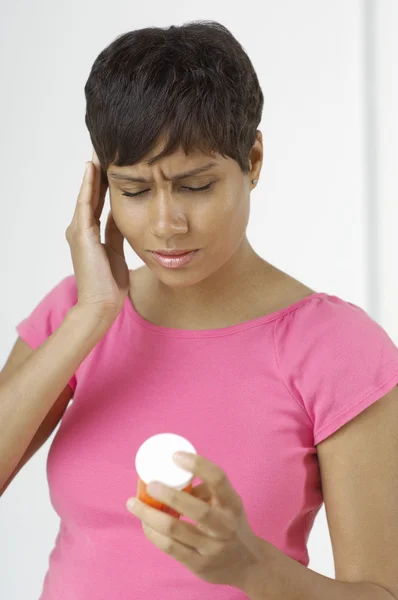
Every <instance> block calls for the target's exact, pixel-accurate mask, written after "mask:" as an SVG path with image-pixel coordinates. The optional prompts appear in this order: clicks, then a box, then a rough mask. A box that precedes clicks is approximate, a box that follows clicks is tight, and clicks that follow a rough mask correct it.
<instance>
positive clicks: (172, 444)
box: [135, 433, 197, 519]
mask: <svg viewBox="0 0 398 600" xmlns="http://www.w3.org/2000/svg"><path fill="white" fill-rule="evenodd" d="M178 451H181V452H191V453H192V454H197V452H196V450H195V448H194V446H193V445H192V444H191V443H190V442H189V441H188V440H187V439H185V438H184V437H182V436H181V435H177V434H175V433H157V434H156V435H153V436H151V437H150V438H148V439H146V440H145V442H143V443H142V444H141V446H140V447H139V449H138V451H137V454H136V457H135V469H136V471H137V475H138V481H137V494H136V496H137V498H138V499H139V500H141V502H145V504H149V506H153V507H154V508H157V509H158V510H160V511H162V512H165V513H168V514H170V515H172V516H174V517H176V518H177V519H178V518H179V517H180V516H181V515H180V513H178V512H177V511H175V510H174V509H172V508H171V507H169V506H166V505H165V504H163V503H162V502H160V501H159V500H156V499H155V498H152V497H151V496H150V495H149V494H148V492H147V490H146V487H147V485H148V484H149V483H150V482H151V481H159V482H161V483H164V484H166V485H168V486H169V487H172V488H175V489H177V490H181V491H183V492H187V493H188V494H189V493H190V492H191V491H192V481H193V479H194V478H195V475H194V474H192V473H190V472H188V471H186V470H184V469H183V468H182V467H179V466H178V465H177V464H176V463H175V462H174V460H173V454H174V452H178Z"/></svg>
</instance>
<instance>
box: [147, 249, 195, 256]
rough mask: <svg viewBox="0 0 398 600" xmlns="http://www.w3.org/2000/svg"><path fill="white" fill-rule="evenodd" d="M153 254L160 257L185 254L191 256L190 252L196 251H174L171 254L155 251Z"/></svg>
mask: <svg viewBox="0 0 398 600" xmlns="http://www.w3.org/2000/svg"><path fill="white" fill-rule="evenodd" d="M152 252H155V254H160V256H166V257H167V256H171V257H173V256H183V255H184V254H189V252H194V250H173V251H171V252H160V251H157V250H153V251H152Z"/></svg>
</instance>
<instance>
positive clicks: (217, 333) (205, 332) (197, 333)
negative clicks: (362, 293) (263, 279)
mask: <svg viewBox="0 0 398 600" xmlns="http://www.w3.org/2000/svg"><path fill="white" fill-rule="evenodd" d="M327 295H328V294H327V293H326V292H314V293H313V294H309V295H308V296H305V297H304V298H301V300H297V302H294V303H293V304H290V305H289V306H287V307H285V308H281V309H279V310H277V311H274V312H272V313H269V314H267V315H264V316H262V317H256V318H255V319H250V320H249V321H244V322H243V323H238V324H236V325H228V326H227V327H217V328H216V329H177V328H174V327H165V326H163V325H156V324H155V323H151V322H150V321H147V319H144V317H142V316H141V315H140V314H139V313H138V312H137V310H136V308H135V306H134V303H133V301H132V300H131V298H130V296H129V295H127V297H126V300H125V307H126V309H127V312H128V313H129V315H130V316H131V317H132V319H133V320H134V321H135V322H136V323H138V325H140V326H141V327H143V328H145V329H148V330H149V331H152V332H154V333H158V334H160V335H166V336H171V337H185V338H206V337H222V336H225V335H231V334H234V333H239V332H240V331H245V330H246V329H251V328H252V327H259V326H261V325H264V324H266V323H269V322H272V321H274V320H275V319H279V318H281V317H283V316H284V315H286V314H287V313H290V312H292V311H294V310H297V309H298V308H300V307H301V306H303V305H304V304H306V303H307V302H309V301H311V300H314V299H316V298H324V297H326V296H327Z"/></svg>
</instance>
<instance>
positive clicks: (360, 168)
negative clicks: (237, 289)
mask: <svg viewBox="0 0 398 600" xmlns="http://www.w3.org/2000/svg"><path fill="white" fill-rule="evenodd" d="M0 7H1V18H0V35H1V43H2V52H1V53H0V61H1V90H2V91H1V94H0V119H1V140H2V144H1V167H2V189H1V219H0V244H1V257H2V262H1V265H2V271H1V286H2V289H1V301H2V306H1V312H0V320H1V330H0V331H1V336H0V364H1V365H3V364H4V363H5V361H6V359H7V356H8V354H9V352H10V350H11V347H12V345H13V343H14V341H15V339H16V332H15V326H16V325H17V324H18V323H19V322H20V321H21V320H22V319H23V318H24V317H25V316H27V315H28V314H29V313H30V312H31V310H32V309H33V308H34V307H35V306H36V304H37V303H38V302H39V301H40V299H41V298H42V297H43V296H44V295H45V294H46V293H47V291H49V290H50V289H51V288H52V287H53V286H54V285H55V284H56V283H58V282H59V281H60V280H61V279H62V278H63V277H65V276H66V275H68V274H71V273H72V272H73V269H72V262H71V259H70V252H69V247H68V245H67V242H66V240H65V229H66V227H67V226H68V224H69V222H70V220H71V218H72V214H73V210H74V204H75V201H76V196H77V193H78V190H79V188H80V184H81V179H82V176H83V170H84V163H85V162H86V161H87V160H90V159H91V143H90V139H89V136H88V132H87V130H86V127H85V123H84V114H85V99H84V92H83V88H84V84H85V82H86V80H87V77H88V74H89V71H90V68H91V65H92V63H93V61H94V60H95V58H96V56H97V55H98V54H99V52H100V51H101V50H102V49H103V48H104V47H105V46H107V45H108V44H109V43H110V42H111V41H112V40H113V39H115V37H117V36H118V35H120V34H122V33H124V32H127V31H129V30H131V29H138V28H141V27H147V26H153V25H155V26H161V27H165V26H169V25H172V24H178V25H179V24H182V23H184V22H187V21H191V20H197V19H213V20H216V21H220V22H221V23H223V24H224V25H226V26H227V27H228V28H229V29H230V30H231V32H232V33H233V34H234V35H235V36H236V37H237V38H238V40H239V41H240V42H241V43H242V45H243V46H244V48H245V49H246V51H247V52H248V54H249V56H250V58H251V60H252V62H253V64H254V67H255V69H256V71H257V73H258V76H259V79H260V84H261V86H262V89H263V92H264V96H265V106H264V113H263V120H262V123H261V125H260V129H261V130H262V132H263V138H264V149H265V156H264V163H263V169H262V173H261V176H260V182H259V184H258V186H257V188H256V189H255V191H254V192H253V193H252V209H251V219H250V223H249V227H248V237H249V240H250V241H251V243H252V245H253V246H254V248H255V249H256V251H257V252H258V253H259V254H260V255H261V256H263V257H264V258H265V259H266V260H268V261H270V262H272V263H273V264H275V265H276V266H278V267H279V268H281V269H283V270H285V271H287V272H288V273H290V274H291V275H293V276H294V277H296V278H298V279H300V280H301V281H302V282H304V283H305V284H307V285H309V286H310V287H312V288H313V289H315V290H316V291H324V292H328V293H331V294H335V295H338V296H340V297H342V298H344V299H346V300H349V301H351V302H354V303H356V304H358V305H360V306H362V307H363V308H365V309H366V310H367V311H368V313H369V314H370V315H371V316H372V317H373V318H375V319H376V320H377V321H378V322H380V324H381V325H382V326H383V327H384V328H385V329H386V330H387V331H388V333H389V334H390V336H391V337H392V338H393V339H394V341H395V342H396V343H397V342H398V317H397V308H396V305H397V302H396V300H397V298H398V273H397V269H396V266H395V260H396V256H397V242H396V240H397V234H396V230H397V222H398V204H397V193H398V185H397V173H398V169H397V156H398V118H397V110H396V107H397V106H398V76H397V68H396V65H397V57H398V36H397V35H396V32H397V31H398V3H397V2H396V1H395V0H377V6H376V2H373V1H372V0H369V1H361V0H333V2H332V1H330V0H300V2H298V1H297V0H278V1H275V0H274V1H272V0H256V1H254V2H252V3H249V4H242V3H239V2H237V3H236V5H234V4H231V2H227V1H226V0H224V1H219V2H218V3H215V2H214V1H211V2H210V1H208V0H202V1H201V2H200V6H197V7H195V6H191V5H190V3H188V2H186V3H184V2H178V1H177V0H170V2H166V3H164V2H160V1H159V0H158V1H155V2H151V3H141V2H140V3H138V2H131V1H130V2H124V1H122V0H114V1H113V2H112V3H111V4H110V3H109V2H104V1H103V0H96V1H95V2H93V1H86V2H84V1H83V2H82V1H80V2H78V1H77V0H69V2H67V3H61V2H49V1H45V0H36V1H35V2H31V1H29V0H24V1H21V2H14V0H2V2H1V4H0ZM107 205H108V206H109V200H107ZM106 209H107V206H106V207H105V210H106ZM105 214H107V213H106V212H105ZM126 250H127V251H126V255H127V258H128V263H129V267H130V268H136V267H138V266H140V265H141V264H142V263H141V261H140V259H139V258H138V257H137V256H136V255H135V253H134V252H133V251H132V250H131V249H130V248H127V249H126ZM53 435H54V434H53ZM52 438H53V436H52V437H51V438H50V440H49V441H48V442H47V443H46V444H45V445H44V446H43V447H42V449H41V450H40V451H39V452H38V453H37V454H36V455H35V456H34V457H33V458H32V459H31V460H30V462H29V463H28V464H27V465H25V467H24V468H23V469H22V470H21V471H20V473H19V474H18V476H17V478H16V479H15V480H14V481H13V482H12V484H11V485H10V487H9V488H8V489H7V491H6V492H5V494H4V495H3V496H2V498H1V499H0V597H1V598H4V600H22V599H23V600H37V599H38V597H39V595H40V591H41V586H42V581H43V578H44V576H45V573H46V570H47V564H48V556H49V554H50V551H51V549H52V547H53V544H54V541H55V536H56V534H57V531H58V526H59V520H58V516H57V515H56V513H55V512H54V510H53V509H52V506H51V504H50V500H49V493H48V487H47V481H46V474H45V461H46V457H47V453H48V449H49V445H50V444H51V440H52ZM132 460H133V457H132ZM309 552H310V558H311V562H310V565H309V566H310V568H312V569H314V570H315V571H318V572H320V573H322V574H324V575H327V576H329V577H334V569H333V557H332V551H331V545H330V538H329V534H328V529H327V522H326V517H325V512H324V509H322V510H321V512H320V513H319V515H318V517H317V520H316V522H315V525H314V528H313V530H312V533H311V536H310V540H309ZM76 600H80V599H76ZM110 600H111V599H110Z"/></svg>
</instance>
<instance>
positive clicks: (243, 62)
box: [84, 21, 264, 173]
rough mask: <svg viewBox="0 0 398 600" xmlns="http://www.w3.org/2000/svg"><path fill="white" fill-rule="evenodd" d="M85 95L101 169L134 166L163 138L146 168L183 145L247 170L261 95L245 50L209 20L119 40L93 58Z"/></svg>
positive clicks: (140, 31)
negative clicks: (161, 147) (163, 145)
mask: <svg viewBox="0 0 398 600" xmlns="http://www.w3.org/2000/svg"><path fill="white" fill-rule="evenodd" d="M84 91H85V96H86V102H87V107H86V117H85V121H86V125H87V128H88V130H89V133H90V137H91V141H92V143H93V147H94V149H95V150H96V153H97V155H98V158H99V160H100V162H101V165H102V169H103V170H105V171H106V169H107V168H108V167H109V165H110V164H111V163H113V164H115V165H116V166H126V165H132V164H135V163H137V162H139V161H140V160H142V158H143V157H144V156H145V155H146V154H147V153H148V152H149V151H151V150H152V148H153V147H154V145H155V144H156V142H157V140H158V139H159V138H160V136H162V135H165V136H166V140H167V141H166V145H165V147H164V149H163V151H162V152H161V153H160V154H158V155H157V156H155V157H153V158H152V159H151V161H149V162H148V164H149V165H151V164H153V163H155V162H156V160H159V159H160V158H162V157H163V156H167V155H169V154H171V153H172V152H174V151H175V150H176V149H178V148H182V149H183V150H184V152H185V153H186V154H189V153H190V152H191V151H193V150H200V151H202V152H204V153H205V154H208V153H209V152H210V154H211V153H212V152H214V151H215V152H218V153H219V154H221V155H222V156H223V157H224V158H225V157H226V156H229V157H231V158H232V159H234V160H236V161H237V163H238V164H239V166H240V168H241V170H242V171H243V172H244V173H248V172H249V170H250V165H249V155H250V150H251V148H252V146H253V144H254V142H255V140H256V131H257V126H258V124H259V123H260V121H261V114H262V109H263V102H264V98H263V93H262V91H261V87H260V85H259V81H258V78H257V75H256V72H255V70H254V68H253V65H252V63H251V61H250V59H249V57H248V55H247V54H246V52H245V50H244V49H243V47H242V46H241V44H240V43H239V42H238V41H237V40H236V39H235V38H234V36H233V35H232V34H231V32H230V31H229V30H228V29H227V28H226V27H224V26H223V25H221V24H220V23H218V22H216V21H193V22H190V23H186V24H184V25H181V26H174V25H172V26H170V27H168V28H160V27H147V28H145V29H137V30H134V31H129V32H127V33H124V34H122V35H120V36H118V37H117V38H116V39H115V40H114V41H113V42H112V43H111V44H110V45H109V46H107V47H106V48H105V49H104V50H103V51H102V52H101V53H100V54H99V56H98V57H97V58H96V60H95V62H94V64H93V66H92V69H91V72H90V75H89V77H88V80H87V82H86V85H85V88H84Z"/></svg>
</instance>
